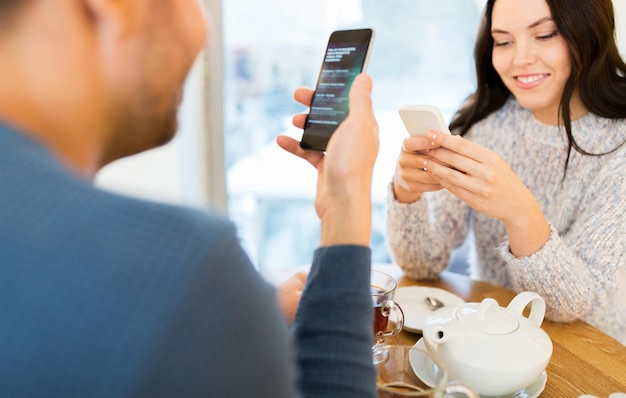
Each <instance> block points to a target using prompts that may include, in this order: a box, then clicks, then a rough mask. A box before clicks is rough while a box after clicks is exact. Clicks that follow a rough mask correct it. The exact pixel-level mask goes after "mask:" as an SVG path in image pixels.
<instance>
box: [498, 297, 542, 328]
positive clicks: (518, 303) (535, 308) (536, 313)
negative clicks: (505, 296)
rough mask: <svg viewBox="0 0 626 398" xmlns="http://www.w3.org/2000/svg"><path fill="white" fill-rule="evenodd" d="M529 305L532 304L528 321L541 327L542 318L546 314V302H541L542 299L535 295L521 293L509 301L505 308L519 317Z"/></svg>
mask: <svg viewBox="0 0 626 398" xmlns="http://www.w3.org/2000/svg"><path fill="white" fill-rule="evenodd" d="M529 303H532V305H531V307H530V314H529V315H528V320H529V321H530V322H531V323H533V324H535V325H536V326H541V323H542V322H543V316H544V315H545V313H546V302H545V301H544V300H543V297H541V296H540V295H538V294H537V293H535V292H530V291H526V292H521V293H520V294H518V295H517V296H515V297H514V298H513V300H511V302H510V303H509V305H508V306H507V307H506V308H507V309H509V310H511V311H512V312H514V313H515V314H517V315H518V316H520V317H521V316H522V312H523V311H524V308H526V306H527V305H528V304H529Z"/></svg>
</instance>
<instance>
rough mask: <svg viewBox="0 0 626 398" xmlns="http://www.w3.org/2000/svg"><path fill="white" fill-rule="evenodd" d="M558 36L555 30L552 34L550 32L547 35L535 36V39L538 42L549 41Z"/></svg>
mask: <svg viewBox="0 0 626 398" xmlns="http://www.w3.org/2000/svg"><path fill="white" fill-rule="evenodd" d="M558 35H559V32H557V31H556V30H555V31H554V32H552V33H548V34H547V35H539V36H537V38H538V39H539V40H550V39H552V38H553V37H557V36H558Z"/></svg>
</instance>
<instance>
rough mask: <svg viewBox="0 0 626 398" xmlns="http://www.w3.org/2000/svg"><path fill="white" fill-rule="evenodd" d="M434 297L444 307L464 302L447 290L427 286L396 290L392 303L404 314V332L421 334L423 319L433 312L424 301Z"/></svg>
mask: <svg viewBox="0 0 626 398" xmlns="http://www.w3.org/2000/svg"><path fill="white" fill-rule="evenodd" d="M428 296H430V297H434V298H437V299H439V300H441V301H442V302H443V303H444V305H456V304H462V303H464V302H465V301H464V300H463V299H462V298H460V297H459V296H457V295H455V294H453V293H450V292H448V291H447V290H443V289H439V288H436V287H427V286H403V287H399V288H397V289H396V294H395V295H394V298H393V299H394V301H395V302H396V303H398V304H399V305H400V307H401V308H402V312H403V313H404V330H407V331H409V332H413V333H422V328H423V327H424V319H426V317H428V316H429V315H430V314H432V313H433V311H432V310H431V309H430V308H428V307H427V306H426V304H425V303H424V299H425V298H426V297H428Z"/></svg>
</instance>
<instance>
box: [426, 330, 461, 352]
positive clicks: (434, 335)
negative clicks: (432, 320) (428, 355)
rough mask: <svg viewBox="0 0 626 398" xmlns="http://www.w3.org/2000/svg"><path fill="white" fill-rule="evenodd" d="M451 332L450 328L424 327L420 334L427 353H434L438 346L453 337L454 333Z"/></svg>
mask: <svg viewBox="0 0 626 398" xmlns="http://www.w3.org/2000/svg"><path fill="white" fill-rule="evenodd" d="M452 330H453V329H452V328H443V327H442V326H440V325H432V326H426V327H425V328H424V330H422V334H423V337H424V344H426V348H427V349H428V351H430V352H436V351H437V346H439V344H441V343H444V342H445V341H446V340H448V339H449V338H450V337H451V336H453V335H454V331H452Z"/></svg>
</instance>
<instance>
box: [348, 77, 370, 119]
mask: <svg viewBox="0 0 626 398" xmlns="http://www.w3.org/2000/svg"><path fill="white" fill-rule="evenodd" d="M371 95H372V78H371V77H370V76H369V75H368V74H365V73H361V74H359V75H358V76H357V77H356V78H355V79H354V82H353V83H352V87H351V88H350V113H351V114H355V115H356V116H357V117H364V118H371V117H372V116H373V112H372V97H371Z"/></svg>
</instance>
